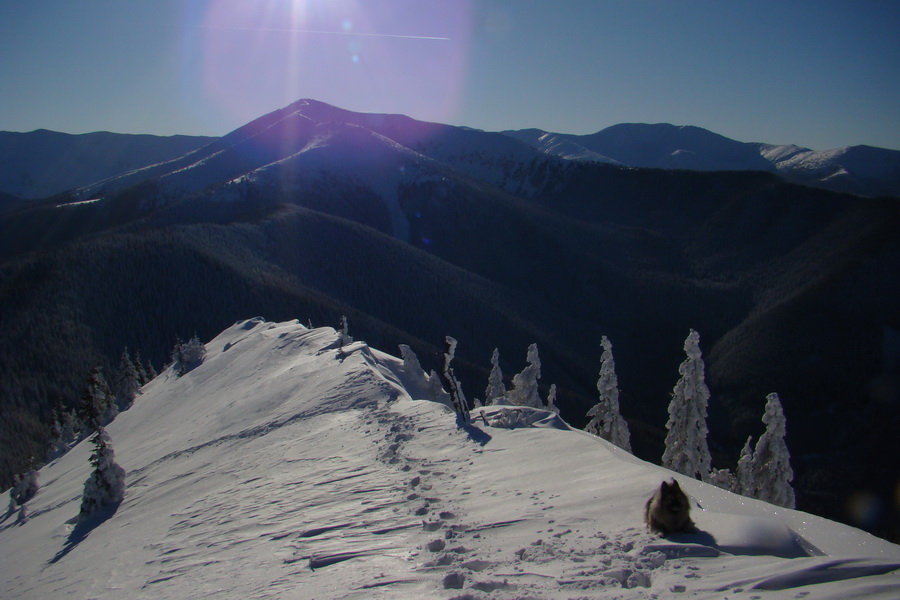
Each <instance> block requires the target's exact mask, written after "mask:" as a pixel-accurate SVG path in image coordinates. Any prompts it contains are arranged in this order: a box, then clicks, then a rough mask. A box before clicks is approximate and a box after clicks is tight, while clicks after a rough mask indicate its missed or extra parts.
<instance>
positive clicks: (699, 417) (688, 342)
mask: <svg viewBox="0 0 900 600" xmlns="http://www.w3.org/2000/svg"><path fill="white" fill-rule="evenodd" d="M684 352H685V354H687V359H685V361H684V362H683V363H681V366H680V367H678V372H679V373H680V374H681V379H679V380H678V383H676V384H675V388H674V389H673V390H672V401H671V402H670V403H669V420H668V422H667V423H666V429H667V430H668V434H667V435H666V450H665V452H663V457H662V465H663V466H664V467H666V468H668V469H672V470H673V471H675V472H676V473H681V474H682V475H687V476H688V477H694V478H696V479H702V480H703V481H707V480H708V479H709V471H710V462H711V460H710V455H709V446H708V445H707V441H706V437H707V434H708V430H707V428H706V407H707V405H708V404H709V388H707V387H706V376H705V374H704V371H705V369H704V365H703V358H702V355H701V353H700V334H698V333H697V332H696V331H694V330H693V329H691V331H690V333H689V334H688V336H687V339H685V340H684Z"/></svg>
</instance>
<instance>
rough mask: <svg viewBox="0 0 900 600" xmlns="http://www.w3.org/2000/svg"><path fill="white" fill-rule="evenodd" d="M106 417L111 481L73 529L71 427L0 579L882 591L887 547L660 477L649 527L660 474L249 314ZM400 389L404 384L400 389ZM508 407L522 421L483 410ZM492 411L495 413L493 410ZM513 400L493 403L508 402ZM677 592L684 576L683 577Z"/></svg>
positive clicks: (523, 593) (899, 583)
mask: <svg viewBox="0 0 900 600" xmlns="http://www.w3.org/2000/svg"><path fill="white" fill-rule="evenodd" d="M207 352H208V354H207V357H206V360H205V361H204V362H203V363H202V364H201V365H199V366H198V367H196V368H195V369H194V370H192V371H190V372H188V373H187V374H185V375H184V376H182V377H180V378H176V377H175V376H174V375H173V373H172V372H171V371H166V372H164V373H163V374H161V375H160V376H159V377H158V378H157V379H156V380H154V381H153V382H151V383H150V384H148V385H147V386H145V388H144V389H143V393H142V394H141V395H140V396H139V397H138V399H137V401H136V403H135V405H134V407H133V408H131V409H130V410H129V411H127V412H125V413H122V414H121V415H119V417H118V418H117V419H116V420H115V421H114V422H113V423H112V424H111V425H110V426H109V428H108V432H109V434H110V436H111V438H112V444H113V446H114V448H115V451H116V460H117V462H118V463H119V464H120V465H122V466H123V467H124V468H125V469H126V471H127V476H126V482H127V490H126V495H125V500H124V502H123V503H122V504H121V505H120V506H119V507H118V510H117V511H116V512H115V513H114V514H112V515H111V516H110V517H109V518H107V519H106V520H104V521H102V522H99V523H97V524H95V526H94V527H93V528H92V529H90V530H89V531H86V532H85V531H82V532H80V533H79V534H78V535H75V534H74V533H73V531H72V530H71V526H70V525H68V524H67V521H69V520H70V519H71V518H72V517H74V516H75V515H76V514H77V512H78V507H79V502H80V495H81V491H82V486H83V482H84V480H85V479H86V478H87V476H88V473H89V470H90V467H89V465H88V455H89V446H90V444H89V443H82V444H80V445H79V446H77V447H75V448H74V449H72V450H71V451H70V452H69V453H68V454H66V455H65V456H63V457H62V458H60V459H57V460H56V461H54V462H52V463H50V464H49V465H47V466H46V467H44V468H43V469H42V470H41V472H40V476H39V482H40V484H41V489H40V491H39V492H38V494H37V496H36V497H35V498H34V499H32V500H31V501H29V502H28V514H29V518H28V519H27V521H25V522H24V523H21V522H17V517H16V515H15V514H7V515H6V516H5V518H4V519H3V520H2V522H0V551H2V555H3V563H2V567H0V597H4V598H35V599H37V598H61V597H73V598H88V597H89V598H173V599H174V598H179V599H181V598H317V599H326V598H360V599H361V598H445V599H449V598H469V599H477V598H485V599H488V598H490V599H494V598H560V599H561V598H572V597H579V598H582V597H583V598H666V597H672V596H673V595H676V594H679V593H681V592H685V593H688V594H690V597H694V598H722V597H724V596H726V595H727V596H729V597H732V596H733V597H747V598H751V597H765V598H798V597H815V598H849V597H854V598H861V597H873V598H894V597H896V593H897V590H898V589H900V573H898V569H900V547H898V546H895V545H893V544H890V543H888V542H885V541H882V540H879V539H877V538H874V537H872V536H870V535H868V534H865V533H863V532H861V531H859V530H855V529H853V528H850V527H847V526H844V525H839V524H836V523H833V522H830V521H826V520H824V519H821V518H818V517H814V516H812V515H809V514H806V513H802V512H798V511H793V510H786V509H781V508H776V507H774V506H771V505H768V504H765V503H762V502H759V501H755V500H749V499H746V498H741V497H739V496H735V495H733V494H730V493H728V492H724V491H722V490H719V489H717V488H714V487H711V486H709V485H706V484H703V483H700V482H697V481H692V480H688V479H684V478H682V477H680V476H679V477H678V479H679V481H680V482H681V484H682V486H683V487H684V489H685V490H686V491H687V492H688V493H689V494H690V495H691V497H692V504H693V517H694V520H695V521H696V523H697V525H698V527H699V529H700V532H699V533H696V534H690V535H681V536H676V537H674V538H670V539H664V538H659V537H656V536H653V535H651V534H649V533H648V532H647V531H646V530H645V529H644V527H643V525H642V522H641V518H642V517H641V514H642V508H643V504H644V502H645V500H646V498H647V497H648V496H649V494H650V493H651V492H652V490H653V489H654V488H656V487H657V486H658V485H659V482H660V481H661V480H663V479H665V478H669V477H672V476H673V474H672V473H671V472H668V471H666V470H664V469H662V468H660V467H657V466H654V465H651V464H648V463H645V462H643V461H641V460H638V459H636V458H634V457H633V456H631V455H629V454H627V453H625V452H623V451H621V450H619V449H618V448H616V447H614V446H612V445H610V444H608V443H606V442H605V441H603V440H600V439H598V438H595V437H593V436H591V435H589V434H586V433H584V432H581V431H576V430H572V429H570V428H569V427H568V426H567V425H566V424H565V423H564V422H563V421H561V420H560V419H559V418H558V417H557V416H556V415H554V414H552V413H549V412H545V411H537V410H534V409H517V408H513V407H503V406H495V407H488V408H486V409H484V410H483V411H480V410H479V411H475V413H473V414H474V416H475V417H476V418H475V420H474V422H473V423H472V424H469V425H466V426H464V427H460V426H458V424H457V421H456V419H455V418H454V414H453V413H452V411H451V410H450V409H449V408H448V407H447V405H446V404H445V403H443V402H441V401H435V400H432V399H427V398H423V392H424V390H425V389H427V386H426V385H425V375H424V373H422V372H418V373H408V372H406V371H405V370H404V363H403V362H402V361H400V360H399V359H397V358H394V357H392V356H390V355H388V354H385V353H383V352H380V351H378V350H375V349H372V348H369V347H368V346H367V345H366V344H365V343H363V342H355V343H352V344H349V345H347V346H344V347H341V345H340V336H339V335H338V334H337V333H336V332H335V331H334V330H332V329H328V328H322V329H314V330H309V329H306V328H305V327H303V326H302V325H299V324H298V323H296V322H287V323H267V322H265V321H264V320H262V319H251V320H248V321H242V322H239V323H237V324H235V325H234V326H233V327H231V328H229V329H227V330H226V331H224V332H223V333H222V334H221V335H219V336H218V337H217V338H215V339H214V340H212V341H211V342H209V344H207ZM407 390H411V392H408V391H407ZM515 410H521V411H525V413H527V414H525V415H524V416H526V417H527V418H524V419H518V421H519V422H529V423H531V425H530V426H527V427H521V428H516V429H508V428H505V427H500V426H490V425H489V423H495V424H499V422H500V421H501V420H503V419H501V418H500V417H502V416H503V413H504V412H505V411H515ZM507 417H508V415H507ZM512 420H515V419H509V418H507V419H505V421H506V422H510V421H512ZM686 597H687V596H686Z"/></svg>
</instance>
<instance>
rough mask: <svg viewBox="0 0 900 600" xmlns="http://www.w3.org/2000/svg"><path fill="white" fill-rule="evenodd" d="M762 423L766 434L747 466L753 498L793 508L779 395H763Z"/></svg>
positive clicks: (788, 459) (791, 478) (790, 470)
mask: <svg viewBox="0 0 900 600" xmlns="http://www.w3.org/2000/svg"><path fill="white" fill-rule="evenodd" d="M762 420H763V423H765V424H766V431H765V433H763V434H762V435H761V436H760V437H759V441H757V442H756V449H755V450H754V451H753V459H752V461H751V465H750V470H751V472H752V474H753V487H754V488H755V490H754V491H755V493H754V494H753V495H754V496H755V497H756V498H759V499H760V500H764V501H766V502H770V503H772V504H776V505H778V506H784V507H785V508H794V505H795V498H794V488H793V487H791V481H793V479H794V471H793V469H791V462H790V453H789V452H788V447H787V444H786V443H785V441H784V437H785V435H786V434H787V428H786V423H785V418H784V410H783V409H782V407H781V400H780V399H779V398H778V394H769V395H768V396H766V411H765V414H763V418H762Z"/></svg>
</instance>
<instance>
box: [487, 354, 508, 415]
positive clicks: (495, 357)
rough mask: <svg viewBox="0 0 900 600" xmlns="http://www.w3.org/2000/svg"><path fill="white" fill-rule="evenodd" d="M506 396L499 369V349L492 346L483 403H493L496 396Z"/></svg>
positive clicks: (501, 373)
mask: <svg viewBox="0 0 900 600" xmlns="http://www.w3.org/2000/svg"><path fill="white" fill-rule="evenodd" d="M504 396H506V385H504V383H503V372H502V371H501V370H500V350H499V349H498V348H494V353H493V354H492V355H491V374H490V375H488V384H487V389H485V390H484V405H485V406H488V405H491V404H493V403H494V400H496V399H497V398H503V397H504Z"/></svg>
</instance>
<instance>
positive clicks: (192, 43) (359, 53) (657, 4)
mask: <svg viewBox="0 0 900 600" xmlns="http://www.w3.org/2000/svg"><path fill="white" fill-rule="evenodd" d="M898 23H900V2H897V1H894V0H884V1H873V0H854V1H853V2H847V1H843V2H830V1H809V2H796V1H783V2H763V1H756V2H697V1H679V2H675V1H658V0H628V1H625V0H560V1H550V0H544V1H538V0H480V1H479V0H391V1H389V0H85V1H83V2H72V1H71V0H30V1H28V2H12V1H10V2H3V3H0V90H2V93H0V130H8V131H30V130H33V129H37V128H46V129H53V130H57V131H64V132H68V133H84V132H88V131H98V130H107V131H116V132H123V133H154V134H162V135H169V134H175V133H185V134H203V135H222V134H225V133H227V132H228V131H231V130H233V129H235V128H236V127H239V126H240V125H243V124H244V123H246V122H248V121H250V120H252V119H254V118H256V117H258V116H261V115H263V114H265V113H267V112H270V111H272V110H275V109H277V108H280V107H282V106H285V105H287V104H289V103H291V102H293V101H294V100H297V99H300V98H315V99H318V100H323V101H325V102H329V103H332V104H335V105H338V106H341V107H343V108H348V109H351V110H359V111H366V112H390V113H404V114H408V115H410V116H412V117H415V118H418V119H423V120H431V121H439V122H443V123H451V124H455V125H467V126H470V127H477V128H480V129H487V130H502V129H519V128H525V127H538V128H541V129H546V130H549V131H558V132H565V133H593V132H595V131H598V130H600V129H602V128H604V127H608V126H610V125H614V124H616V123H623V122H644V123H659V122H668V123H674V124H677V125H697V126H700V127H705V128H707V129H710V130H713V131H715V132H717V133H721V134H722V135H726V136H728V137H732V138H734V139H738V140H741V141H764V142H770V143H778V144H782V143H795V144H799V145H803V146H808V147H811V148H814V149H819V150H824V149H828V148H836V147H841V146H847V145H855V144H869V145H874V146H882V147H887V148H895V149H900V35H898V34H897V24H898Z"/></svg>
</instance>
